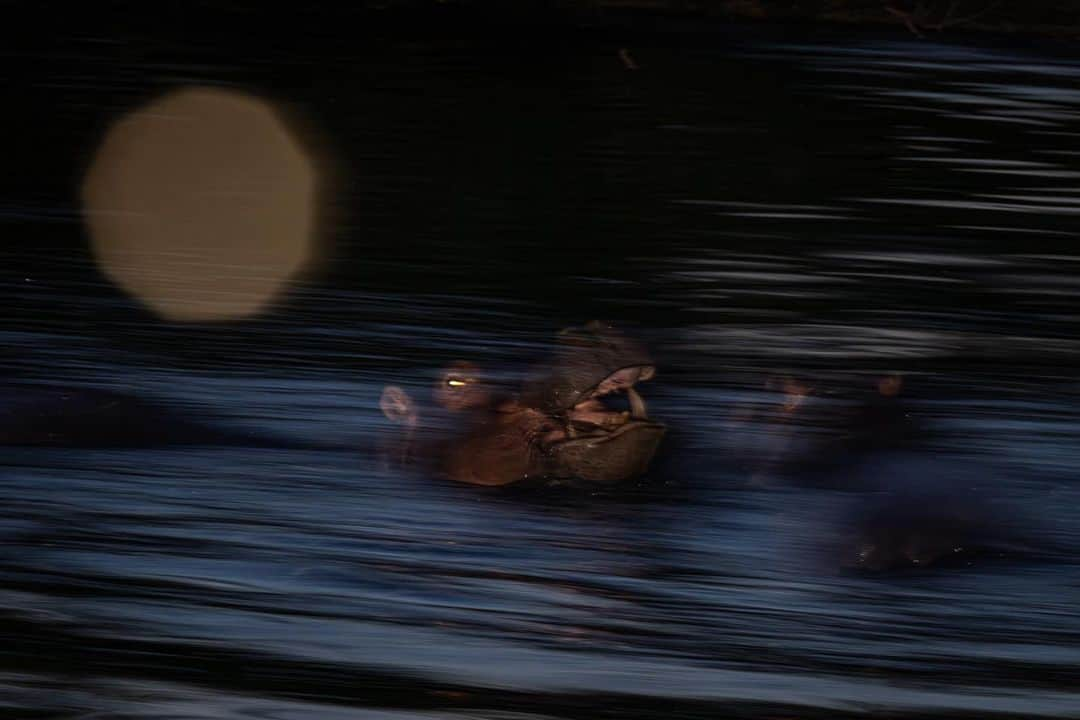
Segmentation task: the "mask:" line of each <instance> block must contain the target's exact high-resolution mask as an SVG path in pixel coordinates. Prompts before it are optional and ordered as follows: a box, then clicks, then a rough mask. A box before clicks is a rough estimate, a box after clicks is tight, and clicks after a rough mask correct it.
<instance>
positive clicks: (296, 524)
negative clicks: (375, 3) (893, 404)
mask: <svg viewBox="0 0 1080 720" xmlns="http://www.w3.org/2000/svg"><path fill="white" fill-rule="evenodd" d="M969 42H974V41H969ZM317 45H318V44H317V43H312V44H311V46H304V48H302V49H300V50H297V49H295V48H292V49H291V50H290V51H289V52H285V51H281V50H275V49H274V47H273V46H270V45H266V46H263V45H259V46H257V47H254V46H253V47H249V48H247V49H246V51H245V52H239V51H236V50H234V49H229V48H226V47H224V46H219V45H215V44H213V43H206V44H202V45H200V44H199V43H196V42H194V41H192V42H191V43H190V44H185V43H184V41H183V39H180V38H179V37H178V38H177V39H174V40H173V41H171V43H170V42H165V41H160V42H159V41H154V40H153V39H151V38H147V37H144V36H141V35H137V34H132V35H130V36H129V35H124V34H123V33H122V32H121V31H117V35H116V36H96V35H92V34H87V33H79V32H76V31H69V32H68V34H66V35H64V36H63V38H62V41H61V40H57V41H56V42H55V43H54V44H53V45H51V46H49V49H48V50H47V51H42V52H39V53H34V52H30V51H27V52H25V53H22V54H19V53H15V52H13V53H11V58H10V59H11V64H9V66H8V70H6V71H0V72H4V73H5V74H7V75H8V76H9V79H10V84H11V85H12V87H14V89H15V93H16V95H18V96H19V97H20V98H23V99H24V100H25V103H24V105H23V106H21V109H20V108H19V107H16V108H14V109H13V108H11V107H9V108H8V109H7V110H6V111H5V112H6V113H8V116H7V118H6V120H5V122H6V123H7V127H8V129H9V131H10V132H12V133H14V134H16V135H18V136H19V137H20V138H21V139H22V140H21V141H20V142H19V143H17V147H13V148H12V153H13V155H12V161H13V163H14V164H13V167H15V168H17V169H18V171H17V172H15V173H13V174H14V175H15V177H8V178H6V179H5V180H4V182H5V183H6V185H5V187H6V188H7V189H8V190H7V193H6V198H5V200H4V203H3V208H2V212H0V221H2V223H3V230H4V236H5V243H4V244H3V246H0V259H2V264H3V266H4V268H5V270H6V271H7V272H6V273H5V275H4V284H3V289H2V293H3V301H4V307H5V309H6V312H5V315H4V323H3V325H2V330H0V339H2V343H0V345H2V349H0V352H2V353H3V355H2V356H0V361H2V363H3V372H4V374H5V377H6V378H7V383H8V385H9V386H10V389H8V390H5V392H6V393H7V394H8V400H7V401H6V403H7V404H6V405H5V407H4V408H3V410H4V412H5V413H6V414H5V415H3V417H4V418H5V422H9V423H16V424H17V423H18V417H17V415H18V413H17V412H14V413H13V411H12V408H16V409H17V408H23V407H26V405H25V402H26V400H25V398H26V397H33V393H34V392H36V391H34V390H32V388H33V387H39V388H41V387H44V388H46V390H41V392H59V390H57V388H67V389H70V388H80V389H84V390H85V389H91V390H97V391H112V392H117V393H123V394H124V396H136V397H138V398H141V399H142V401H144V402H147V403H150V402H152V403H156V404H157V405H159V406H161V407H167V408H169V409H170V411H171V412H176V413H178V414H183V415H185V416H186V417H188V418H195V419H205V418H209V419H210V420H208V422H210V423H211V424H215V425H217V426H220V427H222V428H228V429H229V430H231V431H232V432H233V433H234V435H233V437H232V439H231V441H230V442H228V443H225V442H222V443H212V442H210V443H196V444H193V445H175V446H171V447H168V446H167V447H161V446H153V447H149V448H109V447H91V448H86V447H83V448H76V447H59V448H51V449H42V448H28V447H8V448H5V449H3V451H2V455H0V457H2V468H3V470H2V473H3V474H2V480H0V487H2V488H3V496H4V504H3V509H2V510H0V537H2V538H3V546H2V547H3V551H2V554H0V579H2V582H0V627H2V628H3V638H4V642H3V649H2V651H0V714H4V715H5V716H10V717H19V718H22V717H37V716H53V715H66V716H70V717H84V718H90V717H93V718H203V717H207V718H209V717H213V718H300V717H304V718H308V717H318V718H338V717H341V718H345V717H350V718H351V717H365V718H366V717H376V718H378V717H386V718H399V717H441V718H442V717H454V718H457V717H606V716H619V717H642V718H645V717H650V718H651V717H657V716H676V717H698V716H700V717H718V716H725V717H726V716H739V715H740V714H745V715H749V716H758V715H760V716H769V717H776V716H784V717H790V716H803V715H806V716H810V715H815V716H816V715H817V714H820V715H821V716H823V717H836V716H837V715H840V714H843V713H845V712H853V713H854V712H859V711H880V712H892V713H900V714H903V713H925V712H940V713H958V714H961V715H970V716H972V717H986V716H987V714H988V713H990V712H992V711H994V712H1001V713H1009V714H1016V715H1017V716H1025V717H1030V716H1054V717H1066V716H1072V717H1075V716H1077V715H1080V670H1078V668H1080V613H1078V612H1077V609H1078V601H1080V564H1078V563H1077V561H1076V559H1075V556H1076V552H1077V550H1078V549H1080V530H1078V529H1077V528H1078V524H1077V523H1078V521H1080V486H1078V485H1077V482H1076V478H1075V472H1076V470H1075V469H1076V467H1077V464H1078V461H1080V450H1078V447H1080V446H1078V443H1077V440H1078V437H1080V432H1078V430H1077V428H1078V425H1077V415H1078V411H1080V405H1078V403H1077V382H1076V379H1075V377H1074V375H1073V372H1072V367H1073V365H1074V364H1075V362H1076V356H1077V350H1078V348H1080V328H1078V320H1080V312H1078V305H1077V296H1078V293H1080V280H1078V278H1080V276H1078V275H1077V270H1078V269H1080V252H1078V251H1077V246H1076V242H1077V238H1078V236H1080V223H1078V214H1080V164H1078V162H1077V160H1078V158H1080V107H1078V106H1080V90H1078V89H1077V88H1078V85H1077V79H1078V78H1080V60H1077V59H1074V58H1069V57H1061V56H1059V55H1057V54H1055V52H1056V51H1055V49H1054V48H1047V49H1045V50H1037V49H1031V48H1015V49H1001V48H1000V47H995V44H994V43H992V42H991V41H986V42H985V44H984V45H981V46H980V45H978V44H977V43H975V44H963V43H961V41H959V40H955V41H954V44H937V43H934V42H913V41H909V40H907V39H904V38H900V37H897V36H860V35H858V34H855V33H853V32H851V31H849V32H847V33H846V35H844V36H839V37H816V38H811V37H809V36H801V35H800V36H796V35H793V31H787V32H786V33H776V34H769V33H768V32H765V31H757V30H755V31H753V34H751V31H749V30H745V29H740V28H733V29H729V30H725V31H722V32H720V33H719V34H718V35H717V36H716V37H715V40H714V41H710V42H701V41H696V42H693V43H686V44H681V43H678V42H671V43H652V44H644V45H643V46H642V47H640V48H636V47H633V48H631V51H632V53H633V56H634V59H635V60H636V62H637V63H638V64H639V65H640V69H638V70H636V71H629V70H627V69H626V68H625V67H624V65H623V64H622V63H621V62H620V60H619V58H618V56H617V49H618V46H617V45H610V44H606V43H604V42H597V43H593V44H590V43H583V44H580V45H575V46H573V47H572V48H570V49H556V48H547V49H546V50H544V49H542V48H541V49H538V48H536V47H532V46H530V47H527V48H524V49H522V50H521V51H520V52H509V51H508V50H507V49H506V48H502V49H501V50H500V52H499V53H494V52H492V51H490V50H474V49H469V47H468V46H464V47H461V46H458V47H454V46H452V45H447V44H439V43H432V42H426V41H425V42H415V43H398V42H390V41H386V42H380V43H360V44H358V45H357V46H349V45H347V44H344V43H339V44H337V45H335V46H333V47H332V48H330V49H324V50H321V51H320V49H319V48H318V47H317ZM191 82H198V83H210V84H224V85H226V86H231V87H237V88H240V89H243V90H246V91H249V92H256V93H260V94H264V95H267V96H269V97H271V98H273V99H275V100H277V101H280V102H285V103H288V104H289V105H290V106H291V107H293V108H294V110H296V111H297V112H299V113H300V114H302V115H303V116H304V117H305V118H306V121H307V123H308V125H309V126H310V127H311V128H317V129H318V132H319V137H320V138H321V142H323V143H324V144H325V145H326V147H328V148H332V152H333V155H334V157H335V159H336V161H337V163H338V164H340V166H341V168H340V169H341V170H342V175H341V176H342V178H343V180H342V182H341V183H339V185H337V186H336V187H335V191H334V194H333V196H332V197H331V198H330V201H331V202H332V204H333V207H334V209H335V210H336V217H337V218H338V224H337V225H336V226H335V227H336V232H335V234H334V236H333V237H334V241H333V243H332V245H331V247H330V249H329V250H328V255H327V259H326V261H325V262H324V263H323V264H322V265H321V266H320V267H319V268H318V269H317V270H316V271H315V272H312V273H310V274H309V275H308V276H306V277H305V278H303V279H302V280H299V281H297V283H296V284H295V285H294V286H292V287H291V288H290V289H289V291H288V292H287V293H286V294H285V295H284V296H283V297H282V299H281V302H280V303H279V304H278V305H277V306H276V307H275V309H274V310H273V311H271V312H268V313H266V314H264V315H262V316H260V317H258V318H255V319H250V320H246V321H235V322H226V323H219V324H210V325H194V326H184V325H178V324H171V323H168V322H164V321H161V320H157V319H154V318H153V317H152V316H151V315H150V314H149V313H147V312H146V311H145V310H143V309H141V308H140V307H139V306H138V305H137V304H136V303H135V302H134V301H133V300H131V299H130V298H128V297H127V296H125V295H124V294H123V293H121V292H120V291H119V290H117V289H115V288H113V287H111V286H110V284H109V283H108V281H107V280H105V279H104V277H103V275H102V274H101V273H100V272H99V271H98V270H97V268H96V267H95V265H94V262H93V259H92V257H91V255H90V253H89V252H88V251H87V249H86V247H85V231H84V230H83V229H82V226H81V222H80V217H79V210H78V206H77V203H76V200H75V198H76V185H77V183H78V178H79V176H80V173H81V172H82V169H83V168H84V166H85V163H86V161H87V158H88V156H89V154H90V152H91V151H92V150H93V147H94V144H95V143H96V142H97V140H98V138H99V136H100V133H101V131H102V129H103V128H104V127H105V125H106V124H107V123H108V122H109V121H110V120H111V119H113V118H114V117H116V115H117V114H118V113H121V112H124V111H126V110H127V109H130V108H131V107H133V106H135V105H136V104H138V103H140V102H142V101H143V100H144V99H145V98H146V97H148V96H150V95H151V94H153V93H155V92H158V91H160V90H162V89H165V88H169V87H174V86H177V85H182V84H185V83H191ZM593 317H603V318H607V319H609V320H611V321H613V322H615V323H618V324H620V325H622V326H624V327H629V328H631V329H632V331H633V332H634V333H635V334H637V335H639V336H640V337H642V338H644V339H645V340H647V341H648V342H649V343H650V344H651V346H652V347H653V350H654V352H655V354H656V356H657V361H658V367H659V376H658V378H657V379H656V380H655V381H653V382H652V383H650V385H649V387H648V388H646V389H645V395H646V396H647V397H648V398H649V399H650V400H651V404H650V408H651V410H652V412H653V414H654V415H655V416H656V417H660V418H663V419H664V420H665V421H666V422H668V423H669V425H670V427H671V436H670V438H669V442H668V448H667V452H666V453H665V454H664V456H663V457H661V458H659V459H658V461H657V463H656V465H655V467H654V471H653V472H652V473H651V475H650V477H648V478H646V479H644V480H642V481H641V482H640V483H636V484H633V485H632V487H628V488H623V489H620V490H616V491H610V492H604V493H587V492H580V491H571V490H547V491H538V492H536V493H500V492H492V491H489V490H484V489H477V488H472V487H458V486H454V485H451V484H449V483H447V482H444V481H440V480H437V479H435V478H432V477H429V476H428V475H427V474H425V473H423V472H419V473H416V472H408V471H404V470H402V469H400V468H397V467H395V466H394V465H392V464H388V463H386V462H385V458H383V457H381V456H380V454H379V453H378V452H377V451H376V450H375V449H373V447H374V445H375V443H374V442H373V441H374V440H375V439H376V438H377V437H380V434H381V433H385V432H388V431H390V428H388V426H387V425H388V424H387V423H386V421H385V420H383V419H382V416H381V415H380V414H379V412H378V407H377V402H378V396H379V392H380V390H381V388H382V387H383V386H384V385H385V384H388V383H393V384H398V385H402V386H405V387H407V388H410V389H412V390H413V391H414V392H416V393H417V394H420V395H422V394H423V393H424V391H425V389H426V388H427V387H429V386H430V383H431V382H432V379H433V378H434V376H435V372H436V370H437V368H438V367H440V366H441V365H443V364H444V363H445V362H447V361H449V360H452V359H456V358H460V357H465V358H469V359H472V360H474V361H476V362H478V363H479V364H481V365H483V366H486V367H491V368H497V369H500V370H504V369H511V370H512V369H513V368H515V367H517V366H518V365H519V364H520V363H523V362H527V361H529V360H531V359H533V358H534V357H535V356H536V354H537V353H538V352H539V351H540V348H542V347H543V346H544V343H545V342H546V341H547V339H548V338H549V337H550V336H551V334H552V333H553V332H554V331H555V330H557V329H558V328H560V327H562V326H564V325H568V324H571V323H579V322H582V321H585V320H588V319H590V318H593ZM897 371H902V372H904V373H907V378H908V383H909V385H908V387H910V388H911V392H910V397H909V399H907V400H905V402H906V403H907V404H906V405H904V406H903V413H906V414H908V415H910V416H911V417H912V418H916V419H917V421H918V423H919V426H920V428H922V429H923V430H924V432H923V434H922V435H920V438H919V439H918V440H914V441H911V442H907V443H905V444H903V447H894V446H891V445H890V446H889V448H888V451H884V450H882V451H870V452H866V453H863V454H862V455H860V458H862V462H861V464H857V465H856V464H854V463H846V462H845V463H841V465H842V468H840V469H838V468H835V467H832V466H827V467H825V469H824V470H822V469H817V470H816V471H815V472H814V473H809V472H807V473H806V474H803V473H801V472H800V469H799V467H798V463H796V467H795V469H794V470H793V471H791V472H772V471H769V472H765V473H762V472H760V471H756V470H755V469H754V468H755V467H756V466H757V463H756V462H755V461H756V460H760V459H761V458H760V457H755V456H756V455H758V454H759V453H765V452H767V449H768V448H770V447H773V443H775V442H776V440H775V432H776V431H775V428H773V427H772V426H768V425H765V424H763V423H760V422H756V421H750V422H739V417H741V416H740V415H739V414H738V413H739V412H740V411H745V410H746V409H747V408H753V407H757V406H758V405H760V404H765V405H769V404H770V403H773V404H774V405H775V402H776V398H775V395H773V394H771V393H768V392H765V391H764V390H763V382H764V381H765V379H766V377H767V376H768V375H769V374H770V373H776V372H794V373H798V374H800V375H801V376H802V377H804V378H808V379H809V381H810V382H812V383H814V384H815V386H816V387H819V388H820V389H821V392H820V395H821V397H820V398H819V400H817V401H815V402H820V403H821V404H822V405H828V404H829V402H832V400H830V398H839V400H836V401H837V402H841V404H842V401H843V399H844V398H848V397H850V396H852V394H853V393H856V391H857V390H859V389H865V388H868V387H871V383H872V378H875V377H877V376H878V375H880V374H882V373H888V372H897ZM28 388H30V389H28ZM68 391H69V390H66V389H65V390H63V392H68ZM28 393H29V394H28ZM20 402H22V403H24V404H23V405H19V403H20ZM18 412H22V410H18ZM759 417H760V416H759ZM821 429H822V428H821V427H819V426H818V425H817V424H815V423H814V422H808V423H806V424H805V425H801V426H795V430H794V433H793V435H792V441H793V442H794V443H796V445H799V444H801V443H805V442H807V441H808V438H810V437H811V436H812V435H813V434H814V433H817V432H820V431H821ZM262 437H272V438H280V439H283V440H282V441H281V442H278V441H268V442H263V441H256V439H255V438H262ZM237 438H239V440H238V439H237ZM244 438H251V439H252V440H251V442H245V441H244ZM844 457H845V458H846V455H845V456H844ZM853 467H854V468H855V469H852V468H853ZM811 475H812V477H811ZM898 538H899V539H898ZM875 543H876V544H877V545H878V546H881V545H887V544H889V543H892V545H893V546H895V547H894V555H895V557H894V558H893V559H896V558H899V559H900V560H903V559H905V558H910V556H912V552H910V551H909V549H910V547H911V546H912V545H913V544H914V545H918V546H920V547H930V548H931V550H933V549H935V548H936V549H937V550H938V551H940V552H932V553H931V556H927V557H930V558H932V559H933V560H934V562H933V563H929V564H930V565H931V566H930V567H925V565H926V564H928V563H905V562H889V561H888V560H889V558H888V557H886V558H885V560H883V561H882V563H881V567H878V566H876V565H874V566H873V567H871V566H868V565H867V564H866V563H862V562H860V557H862V558H863V559H865V552H866V551H867V547H868V544H875ZM954 546H955V550H956V552H955V557H953V554H952V551H953V549H954ZM897 548H898V549H897ZM943 548H944V549H943ZM860 553H862V555H860ZM905 553H906V554H905ZM914 555H916V556H918V557H922V556H921V555H918V553H914ZM950 560H951V561H950Z"/></svg>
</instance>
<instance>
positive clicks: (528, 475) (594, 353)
mask: <svg viewBox="0 0 1080 720" xmlns="http://www.w3.org/2000/svg"><path fill="white" fill-rule="evenodd" d="M655 374H656V368H655V366H654V365H653V363H652V360H651V359H650V358H649V356H648V354H647V353H646V352H645V351H644V349H643V348H642V347H641V346H640V345H638V344H636V343H634V342H632V341H630V340H629V339H627V338H625V337H624V336H622V335H621V334H619V333H618V332H616V331H615V330H614V329H613V328H611V327H609V326H606V325H602V324H600V323H590V324H588V325H586V326H584V327H581V328H569V329H567V330H564V331H563V332H561V333H560V334H559V336H558V338H557V341H556V346H555V350H554V352H553V354H552V356H551V358H549V359H548V360H547V361H545V362H544V363H542V364H541V365H540V366H538V368H537V369H536V371H535V372H534V373H533V374H532V375H531V376H530V378H529V379H528V380H527V381H526V383H525V384H524V387H523V388H522V390H521V392H520V393H519V394H518V396H517V397H513V398H506V397H503V398H501V399H500V398H498V397H497V396H496V395H494V394H492V393H490V392H488V391H486V390H484V389H482V384H481V383H479V382H478V381H476V380H475V379H473V378H468V377H465V376H463V375H461V374H460V373H458V374H455V373H454V372H449V373H447V374H445V375H444V380H443V381H442V382H444V383H445V384H446V386H447V389H446V391H445V393H444V394H443V397H444V398H458V397H463V398H464V400H455V402H454V404H455V407H456V408H457V410H456V411H468V416H467V418H465V422H463V423H462V426H463V427H464V431H463V432H462V433H461V434H460V435H459V436H457V437H455V438H454V439H453V440H451V441H449V442H444V443H442V444H441V445H440V446H439V447H438V448H437V449H436V450H435V454H436V455H437V457H436V458H435V459H436V463H437V467H438V469H439V471H440V472H441V473H442V474H444V475H446V476H447V477H449V478H451V479H454V480H457V481H460V482H467V483H472V484H476V485H508V484H511V483H515V482H519V481H523V480H530V479H536V480H540V479H549V480H550V479H566V480H578V481H583V482H586V483H600V484H610V483H616V482H619V481H622V480H627V479H630V478H633V477H636V476H638V475H641V474H642V473H644V472H645V470H646V468H647V467H648V465H649V462H650V461H651V460H652V458H653V455H654V454H655V453H656V450H657V447H658V446H659V444H660V440H661V439H662V438H663V436H664V433H665V427H664V426H663V425H662V424H660V423H657V422H654V421H652V420H650V419H649V418H648V414H647V410H646V406H645V402H644V400H643V399H642V398H641V396H640V395H639V394H638V392H637V390H636V389H635V385H636V384H637V383H638V382H640V381H642V380H648V379H650V378H652V377H653V376H654V375H655ZM455 383H456V384H455ZM454 387H456V392H455V391H454V390H451V388H454ZM619 398H625V403H626V406H627V407H626V409H621V408H619V407H618V406H617V405H616V403H617V402H618V399H619ZM438 399H439V396H438V395H437V396H436V400H437V401H438ZM445 402H446V400H445V399H444V400H443V402H440V403H439V404H440V405H442V406H443V407H444V408H445V407H446V404H445ZM381 404H382V407H383V412H384V413H385V414H386V415H387V416H388V417H391V418H392V419H398V418H399V417H400V418H409V417H410V411H409V410H404V411H403V410H401V408H405V407H412V405H411V400H409V399H408V396H407V395H405V394H404V392H403V391H401V390H399V389H397V388H387V389H386V390H385V391H384V393H383V400H382V403H381ZM458 406H459V407H458ZM388 408H389V412H388ZM411 417H412V418H413V419H412V420H411V421H410V420H407V421H406V422H403V423H402V424H406V425H407V423H408V422H412V424H413V426H415V424H416V416H415V414H413V415H411Z"/></svg>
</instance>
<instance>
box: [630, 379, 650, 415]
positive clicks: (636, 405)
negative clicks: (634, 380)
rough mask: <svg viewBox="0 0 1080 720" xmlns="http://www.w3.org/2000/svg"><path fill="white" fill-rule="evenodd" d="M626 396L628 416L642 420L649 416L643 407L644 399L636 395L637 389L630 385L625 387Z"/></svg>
mask: <svg viewBox="0 0 1080 720" xmlns="http://www.w3.org/2000/svg"><path fill="white" fill-rule="evenodd" d="M626 397H627V398H628V399H629V400H630V416H631V417H633V418H634V419H635V420H644V419H645V418H647V417H649V413H648V411H647V410H646V409H645V400H643V399H642V397H641V396H640V395H638V392H637V390H635V389H634V388H632V387H628V388H626Z"/></svg>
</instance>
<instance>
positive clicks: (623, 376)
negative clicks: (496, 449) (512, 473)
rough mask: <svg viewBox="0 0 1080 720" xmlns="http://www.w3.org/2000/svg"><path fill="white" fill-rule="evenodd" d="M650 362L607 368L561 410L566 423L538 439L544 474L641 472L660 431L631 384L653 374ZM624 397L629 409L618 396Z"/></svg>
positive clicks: (593, 478) (607, 478)
mask: <svg viewBox="0 0 1080 720" xmlns="http://www.w3.org/2000/svg"><path fill="white" fill-rule="evenodd" d="M655 372H656V371H655V368H653V367H652V366H651V365H646V366H637V367H630V368H623V369H621V370H619V371H617V372H615V373H612V374H611V375H609V376H608V377H607V378H605V379H604V381H603V382H601V383H600V385H598V386H597V387H596V389H595V390H593V391H592V392H590V393H588V394H587V395H586V397H585V399H583V400H582V401H581V402H578V403H577V404H575V405H573V406H571V407H570V408H569V409H568V410H567V412H566V415H565V428H562V429H558V430H554V431H552V432H550V433H548V434H547V435H545V436H544V437H543V438H542V439H541V441H540V448H541V450H542V451H543V454H544V456H545V463H544V464H545V474H547V475H548V476H553V477H573V478H577V479H581V480H585V481H588V482H597V483H613V482H619V481H621V480H625V479H628V478H631V477H635V476H638V475H641V474H643V473H644V472H645V471H646V469H648V466H649V463H650V462H651V461H652V458H653V455H655V454H656V450H657V448H658V447H659V445H660V441H661V439H663V437H664V433H665V431H666V428H665V427H664V425H663V424H661V423H658V422H655V421H653V420H650V419H649V416H648V411H647V408H646V404H645V400H644V399H643V398H642V397H641V394H640V393H639V392H638V390H637V388H635V387H634V386H635V384H636V383H637V382H639V381H642V380H647V379H649V378H650V377H652V376H653V375H654V374H655ZM623 397H625V402H626V404H628V405H629V409H628V410H622V409H620V406H619V403H618V401H619V400H620V399H621V398H623Z"/></svg>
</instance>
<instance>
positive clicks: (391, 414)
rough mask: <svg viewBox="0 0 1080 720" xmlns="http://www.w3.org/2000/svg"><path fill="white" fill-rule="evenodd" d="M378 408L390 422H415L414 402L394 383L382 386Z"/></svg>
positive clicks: (412, 423) (413, 423)
mask: <svg viewBox="0 0 1080 720" xmlns="http://www.w3.org/2000/svg"><path fill="white" fill-rule="evenodd" d="M379 409H380V410H382V412H383V415H385V416H386V418H387V419H388V420H391V421H392V422H396V423H398V424H400V425H415V424H416V420H417V412H416V404H415V403H413V401H412V398H411V397H409V394H408V393H407V392H405V391H404V390H402V389H401V388H399V387H398V386H396V385H388V386H386V387H385V388H383V391H382V397H380V398H379Z"/></svg>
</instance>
